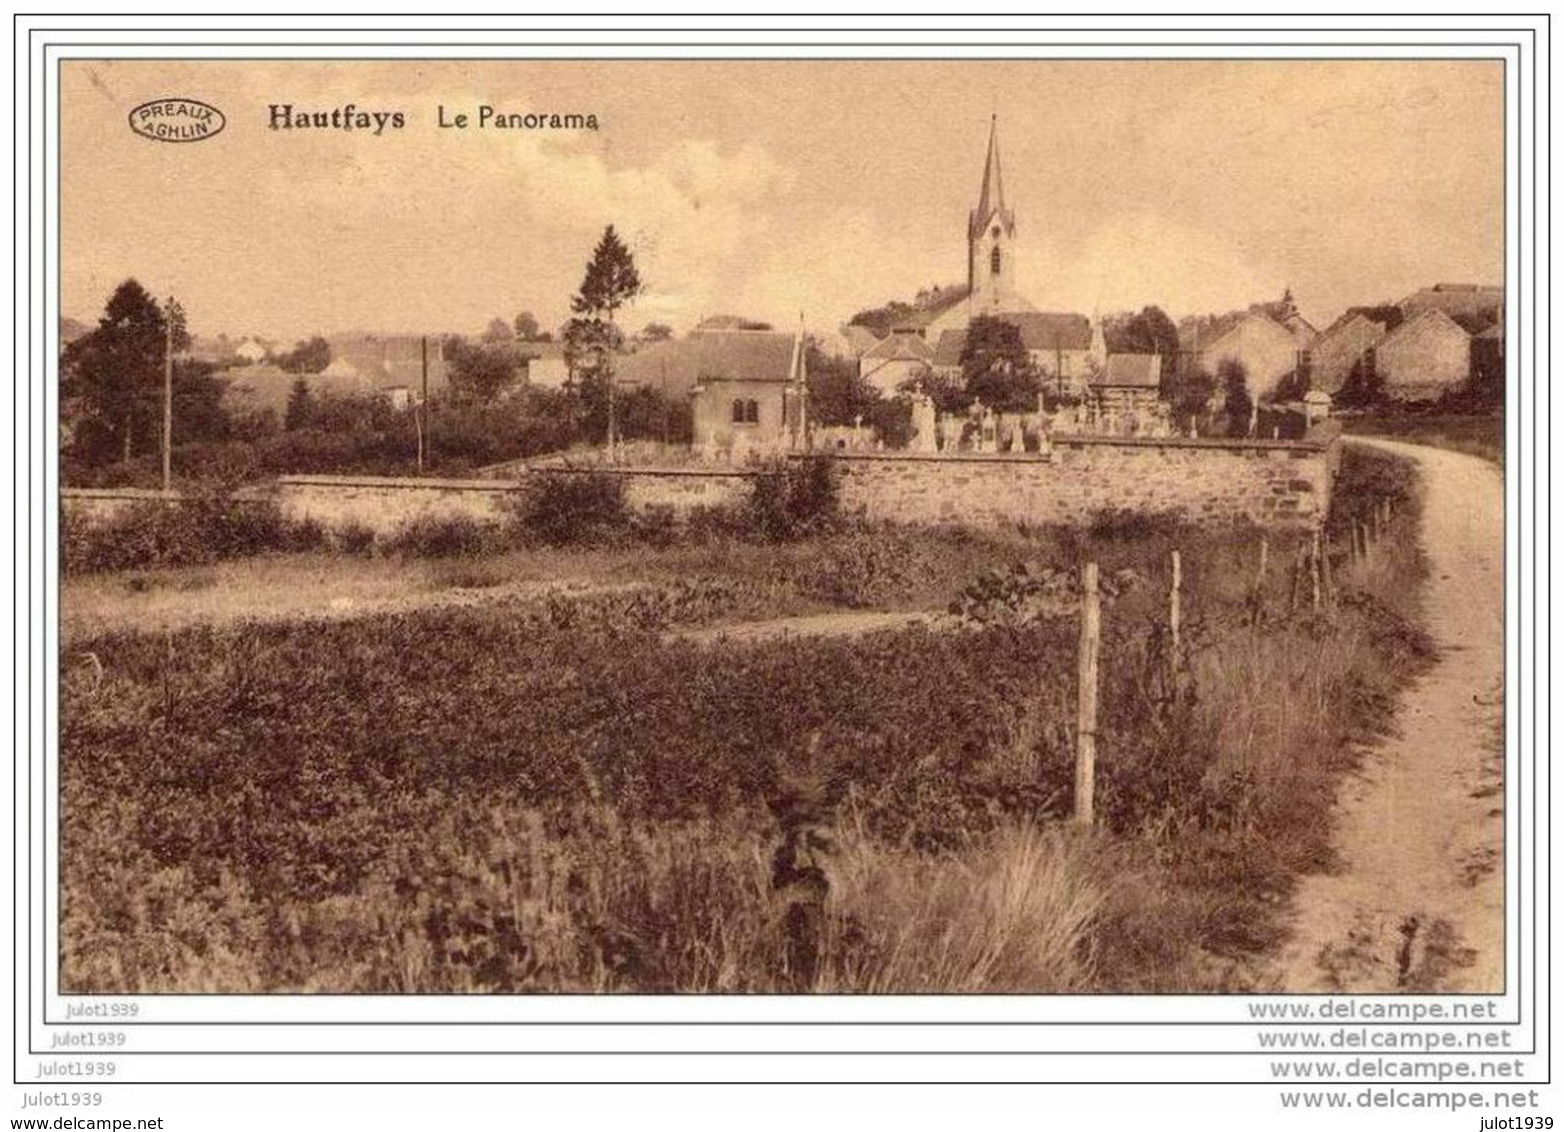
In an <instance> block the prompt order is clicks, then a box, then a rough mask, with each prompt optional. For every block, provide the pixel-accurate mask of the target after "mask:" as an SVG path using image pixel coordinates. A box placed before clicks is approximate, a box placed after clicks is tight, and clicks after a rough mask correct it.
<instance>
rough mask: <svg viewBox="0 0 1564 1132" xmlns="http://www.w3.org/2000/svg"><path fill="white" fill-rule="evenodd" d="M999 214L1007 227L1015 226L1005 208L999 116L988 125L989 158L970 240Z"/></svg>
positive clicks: (974, 210) (972, 220)
mask: <svg viewBox="0 0 1564 1132" xmlns="http://www.w3.org/2000/svg"><path fill="white" fill-rule="evenodd" d="M996 213H997V214H998V216H999V220H1000V222H1001V223H1002V224H1004V225H1005V226H1006V227H1012V228H1013V227H1014V226H1015V218H1014V217H1013V216H1012V215H1011V214H1010V210H1009V209H1007V208H1006V207H1005V178H1004V174H1003V173H1002V172H1001V170H1000V166H999V115H998V114H995V115H994V117H993V118H992V119H991V120H990V121H989V124H988V158H987V160H985V161H984V162H983V188H982V189H981V190H980V191H979V192H978V204H977V208H975V209H973V211H972V218H971V220H970V221H969V222H968V225H967V229H968V230H967V235H968V238H971V237H972V236H976V235H977V234H978V233H979V232H981V231H982V230H983V229H984V227H986V226H987V224H988V222H989V218H990V217H992V216H994V215H995V214H996Z"/></svg>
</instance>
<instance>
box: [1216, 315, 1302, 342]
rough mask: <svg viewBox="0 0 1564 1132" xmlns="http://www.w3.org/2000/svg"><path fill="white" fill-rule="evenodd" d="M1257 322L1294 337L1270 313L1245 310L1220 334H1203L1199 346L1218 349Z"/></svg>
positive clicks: (1290, 337) (1291, 337)
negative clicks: (1243, 329)
mask: <svg viewBox="0 0 1564 1132" xmlns="http://www.w3.org/2000/svg"><path fill="white" fill-rule="evenodd" d="M1255 323H1258V324H1260V325H1262V326H1269V327H1273V328H1274V329H1275V330H1276V331H1277V332H1278V333H1281V334H1285V335H1287V337H1288V339H1289V340H1291V339H1293V332H1292V331H1291V330H1289V329H1287V327H1285V326H1283V325H1282V324H1281V323H1279V322H1277V321H1276V320H1275V319H1274V318H1272V317H1270V316H1269V315H1266V314H1261V313H1259V312H1258V311H1245V312H1244V313H1243V314H1242V315H1241V316H1240V317H1239V318H1237V319H1235V320H1234V321H1233V322H1231V323H1230V324H1228V325H1227V326H1226V328H1225V329H1223V330H1222V332H1221V333H1220V334H1216V335H1206V334H1202V335H1201V339H1200V343H1199V347H1198V348H1199V349H1200V350H1202V351H1205V350H1215V349H1218V348H1219V347H1221V346H1222V345H1223V344H1225V343H1226V341H1227V339H1228V338H1230V337H1232V336H1233V335H1234V334H1236V333H1238V331H1239V330H1241V329H1242V328H1243V327H1245V326H1247V325H1250V324H1255Z"/></svg>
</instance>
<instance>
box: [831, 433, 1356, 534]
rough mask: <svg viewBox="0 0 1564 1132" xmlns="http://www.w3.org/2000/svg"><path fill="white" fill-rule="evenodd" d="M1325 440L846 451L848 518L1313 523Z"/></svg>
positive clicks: (1334, 458) (1059, 440)
mask: <svg viewBox="0 0 1564 1132" xmlns="http://www.w3.org/2000/svg"><path fill="white" fill-rule="evenodd" d="M1338 449H1339V443H1338V442H1337V441H1336V440H1335V439H1334V437H1330V436H1322V437H1319V438H1315V439H1311V440H1304V441H1287V440H1268V441H1248V440H1242V441H1240V440H1217V439H1200V440H1191V439H1182V438H1158V439H1145V438H1136V437H1097V436H1076V437H1069V436H1056V437H1054V441H1053V450H1052V452H1051V453H1050V454H1047V455H1041V456H1040V455H1009V454H1005V455H1000V454H988V455H960V456H928V455H910V454H903V453H858V452H844V453H841V454H840V455H839V456H838V457H837V461H838V463H839V465H840V466H841V468H842V470H843V477H842V503H843V506H844V508H845V509H846V510H847V511H848V512H849V513H856V514H861V515H864V516H866V517H868V518H877V519H891V520H896V521H899V522H913V523H961V524H966V525H970V526H1002V525H1010V524H1014V523H1017V522H1029V523H1067V524H1069V523H1073V524H1081V523H1086V522H1089V521H1090V520H1091V518H1092V517H1093V515H1095V514H1097V513H1099V512H1101V511H1104V510H1108V509H1110V508H1127V509H1130V510H1136V511H1176V512H1178V513H1179V514H1181V515H1182V516H1184V517H1185V518H1186V519H1189V520H1192V521H1195V522H1203V523H1228V522H1234V521H1245V520H1248V521H1252V522H1255V523H1258V524H1261V525H1264V526H1282V527H1307V526H1310V525H1313V524H1315V523H1317V522H1319V521H1320V520H1321V519H1322V518H1323V516H1324V515H1325V513H1326V511H1327V509H1328V508H1329V507H1330V496H1331V487H1332V485H1333V483H1334V480H1335V472H1336V467H1337V462H1338V460H1339V451H1338Z"/></svg>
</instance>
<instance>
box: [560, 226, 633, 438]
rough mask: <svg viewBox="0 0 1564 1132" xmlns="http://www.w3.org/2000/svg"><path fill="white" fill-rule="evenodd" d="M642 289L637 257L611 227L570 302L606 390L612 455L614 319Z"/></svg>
mask: <svg viewBox="0 0 1564 1132" xmlns="http://www.w3.org/2000/svg"><path fill="white" fill-rule="evenodd" d="M642 287H643V284H642V282H641V273H640V272H639V271H638V270H636V266H635V257H634V256H633V255H631V254H630V249H629V248H628V247H626V246H625V243H624V241H623V240H621V239H620V238H619V234H618V233H617V232H615V231H614V226H613V225H612V224H610V225H609V226H608V227H607V228H605V229H603V235H602V238H601V239H599V240H598V242H597V247H596V248H594V249H593V250H592V260H591V262H590V263H588V264H587V266H586V275H585V277H584V278H583V279H582V280H581V290H580V291H578V292H577V293H576V294H575V295H574V296H573V297H572V298H571V300H570V309H571V310H572V311H573V312H574V313H575V315H576V317H575V318H574V319H572V320H571V323H572V325H573V326H574V327H575V328H576V333H575V334H574V337H575V339H576V340H577V341H578V342H580V343H582V344H583V347H584V349H585V350H586V351H587V352H589V353H590V354H591V355H592V356H593V365H592V369H593V370H594V371H595V372H594V374H593V376H594V377H595V379H596V380H597V381H599V382H602V383H604V384H605V386H606V397H607V409H608V429H607V432H608V449H609V452H610V454H611V453H612V452H613V450H614V446H615V443H616V440H617V436H616V422H615V419H614V366H613V355H614V353H615V352H617V350H618V348H619V342H620V335H619V330H618V327H617V326H615V324H614V316H615V314H616V313H617V312H618V311H619V309H620V308H621V307H623V306H624V305H625V304H626V303H629V302H632V301H633V300H634V299H635V297H636V296H637V295H639V294H640V293H641V291H642Z"/></svg>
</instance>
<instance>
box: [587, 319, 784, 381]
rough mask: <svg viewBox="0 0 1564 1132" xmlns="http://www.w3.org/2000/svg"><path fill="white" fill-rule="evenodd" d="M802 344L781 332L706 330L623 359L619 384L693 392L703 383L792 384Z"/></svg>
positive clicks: (616, 378) (620, 365)
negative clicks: (785, 382)
mask: <svg viewBox="0 0 1564 1132" xmlns="http://www.w3.org/2000/svg"><path fill="white" fill-rule="evenodd" d="M800 347H801V340H800V338H799V336H798V335H796V334H785V333H782V332H781V331H775V330H702V331H699V332H698V333H692V334H689V335H687V336H686V337H684V338H680V339H677V340H671V341H667V342H657V343H654V344H653V345H650V346H647V347H645V348H644V349H641V350H637V351H636V352H635V353H633V354H627V355H626V356H624V357H622V358H620V359H618V362H617V368H616V369H615V381H616V382H617V383H618V384H620V385H646V386H651V387H652V388H661V389H666V390H667V391H668V393H669V394H670V395H682V394H685V393H688V392H689V391H690V390H691V389H692V388H693V387H694V386H695V385H696V384H697V383H699V382H702V381H773V382H774V381H790V380H794V379H795V378H796V377H798V376H800V375H801V371H802V369H803V359H802V350H801V348H800Z"/></svg>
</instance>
